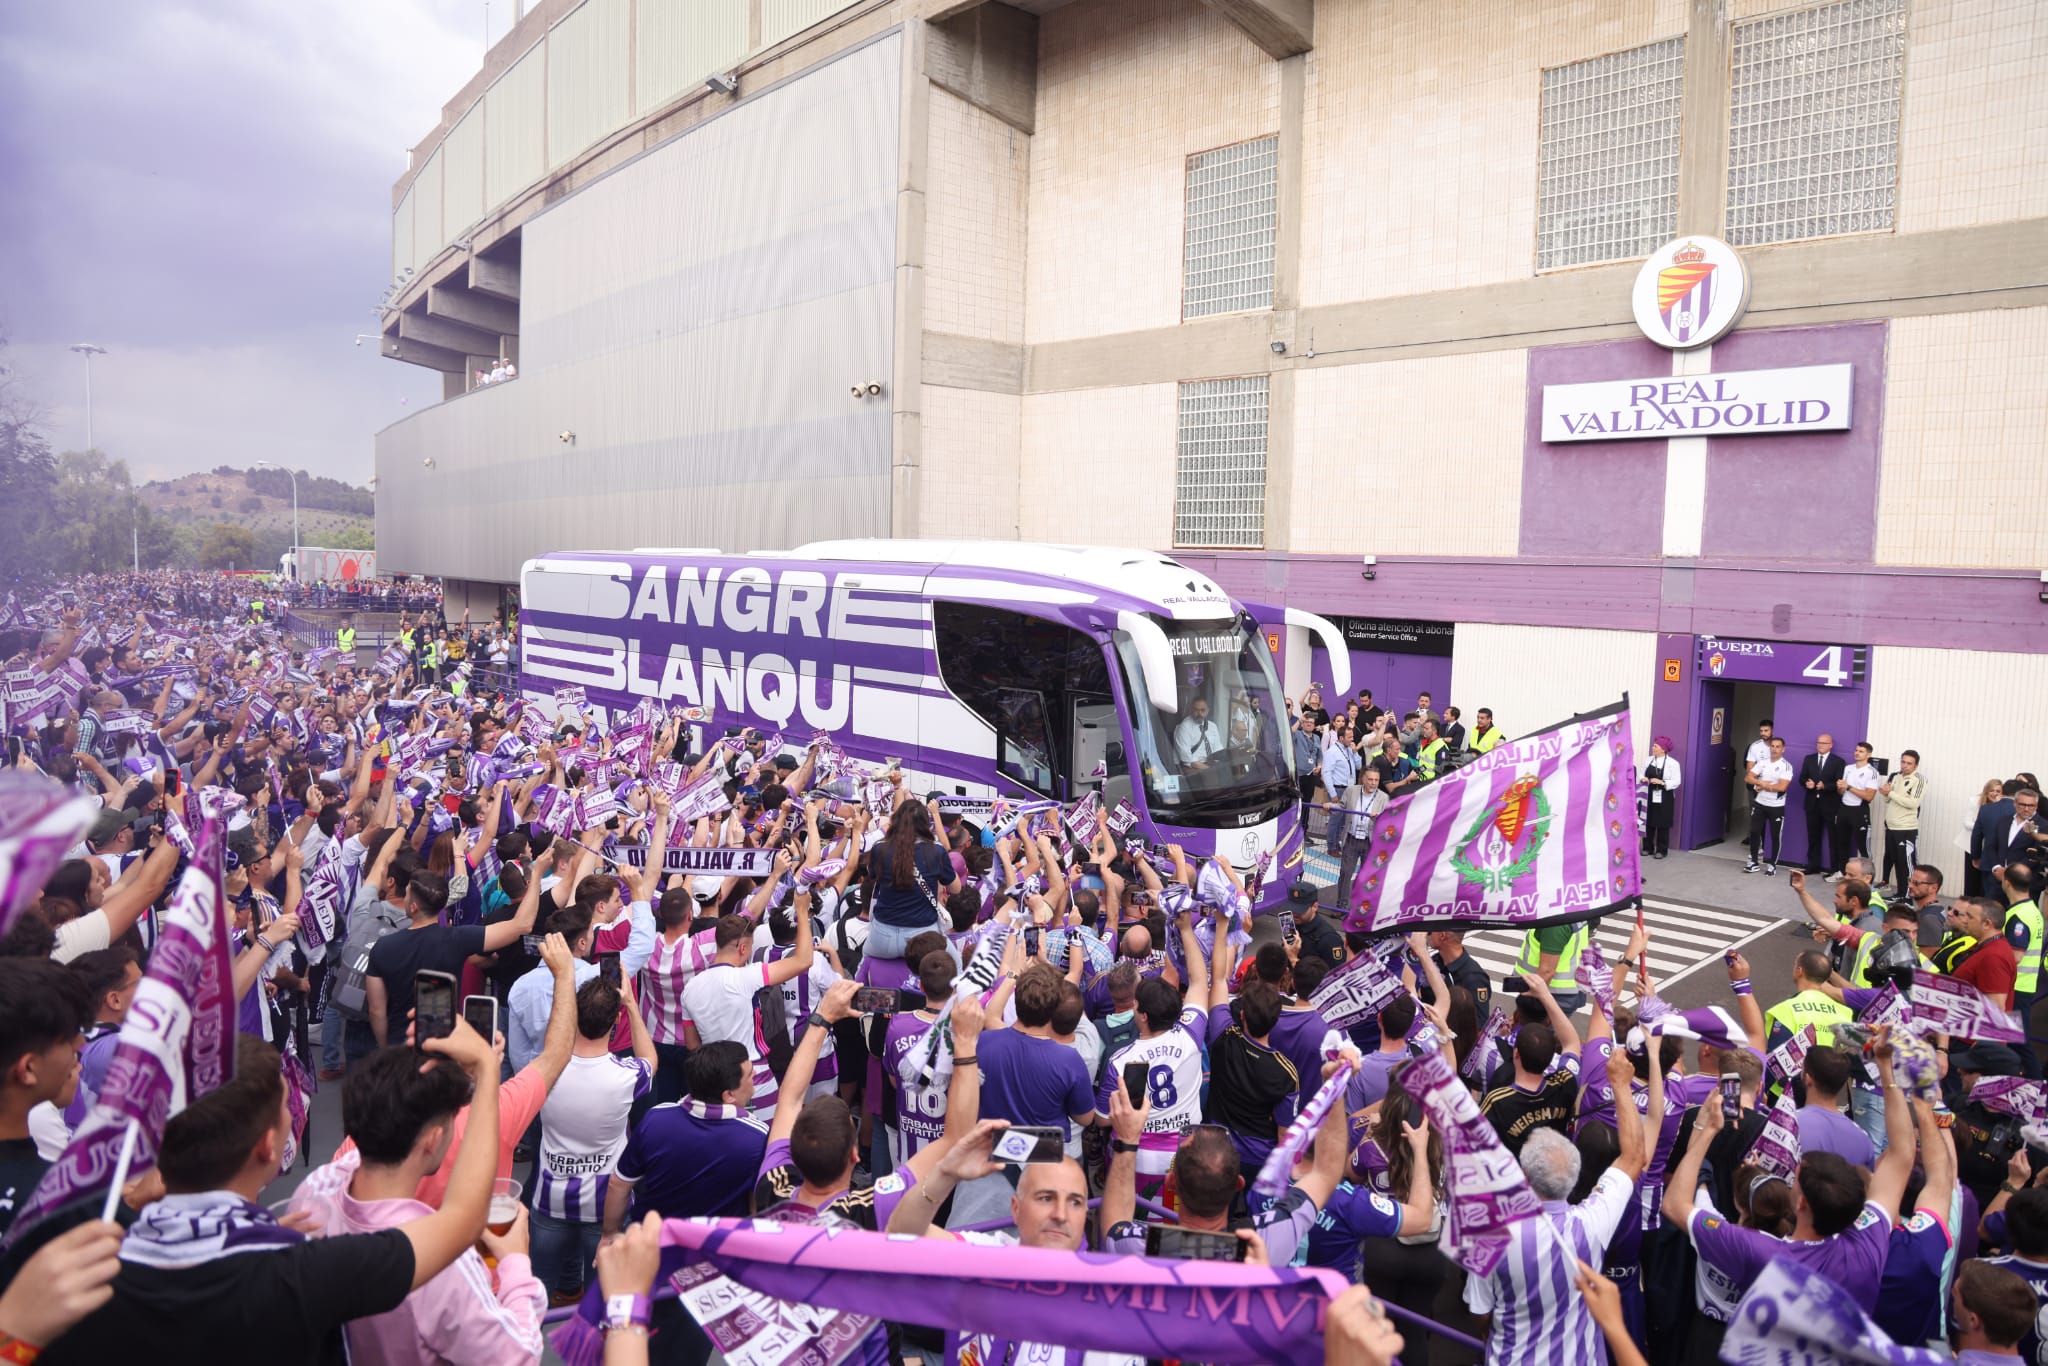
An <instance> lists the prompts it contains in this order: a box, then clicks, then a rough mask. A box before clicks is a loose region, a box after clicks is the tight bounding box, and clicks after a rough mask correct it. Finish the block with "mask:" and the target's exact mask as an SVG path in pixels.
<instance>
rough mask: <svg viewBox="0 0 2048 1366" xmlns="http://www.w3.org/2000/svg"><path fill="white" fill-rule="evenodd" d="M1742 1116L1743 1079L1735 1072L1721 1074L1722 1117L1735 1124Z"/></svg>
mask: <svg viewBox="0 0 2048 1366" xmlns="http://www.w3.org/2000/svg"><path fill="white" fill-rule="evenodd" d="M1741 1114H1742V1078H1741V1077H1739V1076H1737V1075H1736V1074H1735V1073H1733V1072H1723V1073H1722V1074H1721V1117H1722V1118H1723V1119H1725V1120H1727V1121H1729V1122H1730V1123H1733V1122H1734V1121H1735V1120H1736V1119H1738V1118H1739V1117H1740V1116H1741Z"/></svg>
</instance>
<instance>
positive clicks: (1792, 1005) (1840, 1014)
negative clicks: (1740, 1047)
mask: <svg viewBox="0 0 2048 1366" xmlns="http://www.w3.org/2000/svg"><path fill="white" fill-rule="evenodd" d="M1828 974H1829V968H1828V958H1827V955H1826V954H1824V953H1820V952H1818V951H1816V950H1811V949H1809V950H1808V951H1807V952H1805V953H1802V954H1800V955H1799V956H1798V957H1797V958H1795V959H1793V960H1792V986H1793V988H1794V990H1793V993H1792V995H1790V996H1788V997H1786V998H1785V999H1784V1000H1782V1001H1780V1002H1778V1004H1776V1005H1774V1006H1772V1007H1771V1008H1770V1009H1769V1010H1766V1011H1765V1012H1764V1028H1765V1030H1766V1031H1769V1030H1771V1029H1773V1028H1774V1027H1775V1028H1782V1029H1783V1030H1785V1032H1786V1033H1788V1034H1797V1033H1798V1032H1799V1031H1800V1030H1802V1029H1804V1028H1806V1027H1807V1026H1808V1025H1812V1026H1813V1035H1814V1042H1815V1043H1818V1044H1821V1045H1822V1046H1824V1047H1830V1048H1831V1047H1833V1046H1834V1042H1835V1026H1836V1025H1838V1024H1848V1023H1850V1022H1852V1021H1853V1020H1855V1018H1856V1012H1855V1011H1853V1010H1851V1009H1849V1007H1847V1006H1845V1005H1843V1004H1842V1003H1841V1002H1840V1001H1837V1000H1836V999H1835V998H1834V997H1832V996H1830V995H1828V994H1827V993H1826V992H1824V991H1822V990H1821V987H1822V985H1823V984H1824V983H1826V981H1827V980H1828Z"/></svg>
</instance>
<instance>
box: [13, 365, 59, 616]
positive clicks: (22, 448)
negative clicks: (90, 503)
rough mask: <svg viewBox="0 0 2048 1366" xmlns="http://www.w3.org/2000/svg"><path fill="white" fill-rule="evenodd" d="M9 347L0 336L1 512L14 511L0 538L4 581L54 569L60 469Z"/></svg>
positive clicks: (39, 413) (40, 412)
mask: <svg viewBox="0 0 2048 1366" xmlns="http://www.w3.org/2000/svg"><path fill="white" fill-rule="evenodd" d="M6 346H7V339H6V337H5V336H4V335H0V507H4V508H6V509H8V521H9V527H8V534H7V535H6V536H5V537H0V578H5V579H15V578H19V577H22V576H24V575H33V574H39V573H45V572H47V571H48V569H49V567H50V566H49V557H50V548H49V545H48V538H49V525H50V503H51V493H52V490H53V489H54V488H55V486H56V483H57V464H56V461H55V460H54V459H52V458H51V455H50V439H49V437H48V436H47V435H46V434H45V432H44V430H43V418H44V414H43V411H42V409H41V408H40V407H38V406H37V404H36V403H35V402H34V400H33V399H31V398H30V397H29V396H28V395H27V394H25V393H24V392H22V390H21V387H20V386H19V385H18V384H17V383H16V382H15V379H14V372H13V370H12V368H11V367H9V366H8V365H7V364H6V363H5V359H4V357H5V354H6Z"/></svg>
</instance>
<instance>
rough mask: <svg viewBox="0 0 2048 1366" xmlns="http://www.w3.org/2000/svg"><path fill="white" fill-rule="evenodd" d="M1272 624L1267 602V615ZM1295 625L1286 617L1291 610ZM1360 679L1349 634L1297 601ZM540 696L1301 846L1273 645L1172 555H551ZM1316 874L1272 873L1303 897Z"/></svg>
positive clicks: (535, 625)
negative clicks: (826, 736)
mask: <svg viewBox="0 0 2048 1366" xmlns="http://www.w3.org/2000/svg"><path fill="white" fill-rule="evenodd" d="M1262 610H1263V609H1262ZM1282 615H1283V614H1282V613H1281V612H1278V611H1270V612H1267V616H1268V619H1269V620H1278V619H1281V617H1282ZM1284 617H1285V619H1286V620H1287V622H1288V623H1289V624H1290V625H1296V626H1302V627H1306V628H1307V629H1308V630H1310V631H1312V632H1313V633H1314V634H1316V635H1317V636H1319V637H1320V638H1321V640H1322V642H1323V644H1324V646H1325V648H1326V649H1327V650H1328V652H1329V657H1330V660H1331V662H1332V667H1333V669H1335V670H1336V671H1337V672H1338V673H1339V674H1340V675H1344V676H1340V677H1338V678H1336V679H1335V680H1333V683H1334V687H1335V693H1334V694H1333V695H1335V696H1339V697H1341V696H1343V695H1344V694H1345V692H1346V691H1347V690H1348V689H1349V687H1350V679H1349V677H1348V665H1349V659H1348V656H1347V654H1346V652H1345V650H1344V647H1343V645H1342V643H1341V640H1342V638H1341V636H1340V635H1339V634H1338V632H1337V630H1336V628H1335V627H1334V626H1333V625H1331V624H1330V623H1329V622H1328V621H1326V620H1324V619H1322V618H1320V617H1316V616H1313V615H1311V614H1308V613H1304V612H1300V611H1297V610H1293V609H1289V610H1287V611H1286V612H1285V613H1284ZM519 627H520V632H521V650H520V661H521V670H522V677H521V684H520V686H521V688H522V690H523V691H524V692H525V693H526V695H528V696H529V697H531V698H533V699H535V700H537V701H542V702H546V701H547V700H549V699H551V698H552V696H553V693H554V691H555V690H556V689H557V688H559V687H562V686H563V685H566V684H579V685H581V686H582V687H583V689H584V694H585V697H586V699H587V700H588V701H589V702H591V703H592V704H594V705H602V706H607V707H611V708H616V709H626V708H631V707H633V706H635V705H636V704H637V703H638V702H639V701H640V699H642V698H650V697H651V698H655V699H658V700H660V701H661V702H662V703H664V704H665V705H668V706H670V707H671V708H674V709H679V710H682V711H683V712H684V714H685V715H687V716H689V717H691V718H692V720H693V723H694V724H697V725H699V726H700V727H701V729H700V732H699V735H698V740H699V743H700V745H701V744H703V743H708V742H710V741H712V740H715V739H716V738H717V737H718V736H720V735H723V734H725V733H727V728H729V727H734V726H757V727H760V728H761V729H762V730H764V731H766V732H768V733H770V734H773V733H776V732H780V733H782V734H783V735H784V737H785V740H786V743H787V744H788V745H789V746H790V747H791V748H801V746H802V745H803V744H804V743H806V742H807V741H808V740H809V738H810V737H811V736H812V735H813V734H815V733H817V732H819V731H827V732H830V733H831V735H832V736H833V737H834V739H836V740H837V741H838V743H839V745H840V747H841V748H842V749H843V750H844V751H845V752H846V753H847V754H848V755H849V756H851V757H853V758H856V759H860V760H864V761H868V762H871V763H874V764H876V765H878V766H879V765H887V764H889V763H890V762H892V761H900V762H901V764H902V766H903V768H904V770H905V781H906V782H907V783H908V784H909V785H910V786H911V787H912V789H913V790H915V791H918V792H926V791H930V790H933V789H937V790H938V791H940V792H942V793H947V794H954V795H958V796H961V797H968V798H988V797H996V796H1004V797H1012V798H1017V799H1021V800H1030V799H1033V798H1051V799H1056V800H1058V801H1061V802H1074V801H1078V800H1081V799H1083V798H1084V797H1085V796H1086V795H1087V794H1088V793H1090V792H1095V793H1097V794H1098V795H1099V797H1100V799H1101V801H1102V803H1103V805H1104V807H1105V808H1106V809H1113V808H1114V807H1115V806H1116V804H1117V803H1118V802H1119V801H1126V802H1128V803H1130V805H1131V806H1132V807H1133V808H1134V809H1135V810H1136V811H1137V813H1138V819H1139V828H1138V831H1137V833H1139V834H1140V835H1142V836H1143V837H1145V838H1147V839H1150V840H1155V841H1172V842H1176V843H1178V844H1180V845H1181V846H1182V847H1183V848H1184V849H1185V850H1187V852H1188V853H1189V855H1190V856H1197V857H1200V856H1207V855H1210V854H1214V853H1218V852H1220V853H1222V854H1224V855H1225V856H1226V857H1228V858H1229V860H1230V861H1231V862H1232V863H1233V864H1234V865H1236V866H1237V867H1239V868H1240V869H1249V868H1250V867H1251V865H1252V864H1253V862H1254V861H1255V860H1256V859H1257V858H1258V857H1259V855H1261V854H1263V853H1266V852H1269V851H1275V850H1278V851H1279V853H1280V857H1281V860H1282V861H1283V863H1292V862H1293V861H1294V860H1293V855H1294V853H1295V851H1297V850H1299V849H1300V847H1301V842H1300V840H1299V838H1296V836H1297V831H1298V826H1299V807H1298V802H1299V798H1300V788H1299V784H1298V782H1297V781H1296V778H1295V769H1294V759H1293V744H1292V737H1291V735H1290V734H1289V730H1288V726H1289V722H1288V716H1287V707H1286V703H1285V699H1284V697H1283V696H1282V694H1281V691H1280V686H1279V683H1278V681H1277V680H1276V678H1275V676H1274V671H1273V659H1272V653H1271V651H1270V650H1269V649H1268V648H1267V643H1266V639H1265V637H1264V636H1263V635H1262V634H1261V632H1260V628H1259V625H1258V623H1257V622H1256V621H1255V620H1254V618H1253V616H1252V614H1251V612H1249V611H1248V610H1247V609H1246V607H1245V606H1244V605H1243V604H1241V603H1238V602H1236V601H1234V600H1232V598H1231V597H1230V595H1229V594H1227V593H1225V592H1224V591H1223V590H1222V589H1221V588H1219V587H1218V586H1217V585H1216V584H1215V583H1213V582H1211V581H1210V580H1209V578H1208V577H1207V576H1206V575H1204V574H1202V573H1200V572H1199V571H1196V570H1192V569H1189V568H1187V567H1186V566H1184V565H1181V564H1177V563H1176V562H1174V561H1173V560H1171V559H1168V558H1166V557H1164V556H1162V555H1159V554H1156V553H1154V552H1151V551H1144V550H1118V549H1110V548H1103V547H1092V546H1058V545H1033V544H1020V543H1016V542H1007V541H987V542H979V541H962V542H943V541H887V540H848V541H823V542H817V543H814V544H811V545H805V546H801V547H799V548H797V549H795V550H791V551H776V552H756V553H753V554H748V555H727V554H724V553H721V552H719V551H716V550H655V549H648V550H634V551H631V552H628V553H625V554H606V553H569V554H549V555H543V556H541V557H539V558H537V559H533V560H529V561H528V562H527V563H526V564H525V566H524V567H523V568H522V570H521V576H520V611H519ZM1296 875H1298V867H1297V868H1294V869H1291V870H1288V871H1284V872H1283V871H1282V870H1280V869H1276V870H1274V872H1273V873H1271V874H1269V876H1268V878H1267V882H1266V886H1265V889H1264V891H1263V893H1262V895H1261V897H1260V902H1261V904H1262V905H1264V906H1271V905H1273V904H1275V903H1277V902H1279V901H1282V900H1284V899H1285V897H1286V892H1287V886H1288V884H1289V883H1291V882H1292V881H1293V878H1294V876H1296Z"/></svg>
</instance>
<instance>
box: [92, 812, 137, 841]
mask: <svg viewBox="0 0 2048 1366" xmlns="http://www.w3.org/2000/svg"><path fill="white" fill-rule="evenodd" d="M141 819H142V813H141V812H140V811H126V810H123V811H114V810H103V811H101V812H100V814H99V815H97V816H94V817H93V818H92V824H91V825H90V826H89V827H87V829H86V832H85V842H86V843H87V844H90V845H92V846H93V847H95V848H97V847H98V846H100V845H102V844H105V843H107V842H108V841H109V840H111V839H113V838H114V836H116V835H118V834H120V833H121V829H122V827H123V826H129V825H133V824H135V822H137V821H139V820H141Z"/></svg>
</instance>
